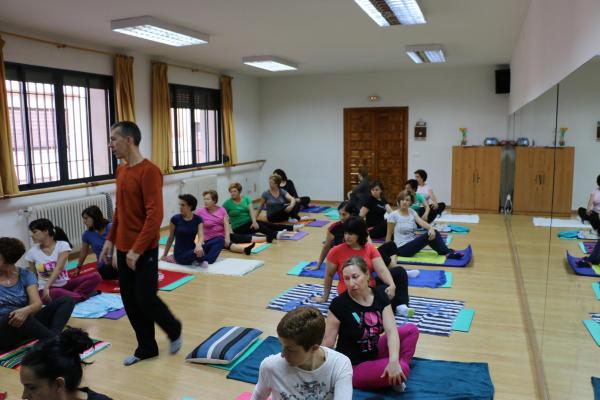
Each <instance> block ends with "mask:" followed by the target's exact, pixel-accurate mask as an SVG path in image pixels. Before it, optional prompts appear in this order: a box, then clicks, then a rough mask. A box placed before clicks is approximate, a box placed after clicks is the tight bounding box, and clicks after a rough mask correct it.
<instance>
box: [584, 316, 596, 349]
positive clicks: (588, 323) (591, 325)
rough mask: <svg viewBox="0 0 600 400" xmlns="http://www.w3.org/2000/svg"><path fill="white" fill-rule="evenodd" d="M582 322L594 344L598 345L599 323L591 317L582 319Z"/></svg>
mask: <svg viewBox="0 0 600 400" xmlns="http://www.w3.org/2000/svg"><path fill="white" fill-rule="evenodd" d="M583 324H584V325H585V327H586V328H587V330H588V332H589V333H590V335H592V338H593V339H594V341H595V342H596V344H597V345H598V346H600V324H599V323H597V322H596V321H594V320H591V319H586V320H584V321H583Z"/></svg>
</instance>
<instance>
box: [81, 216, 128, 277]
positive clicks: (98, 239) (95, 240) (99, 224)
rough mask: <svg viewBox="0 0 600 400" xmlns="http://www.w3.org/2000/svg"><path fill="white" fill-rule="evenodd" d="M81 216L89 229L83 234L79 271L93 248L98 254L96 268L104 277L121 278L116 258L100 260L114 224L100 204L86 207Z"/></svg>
mask: <svg viewBox="0 0 600 400" xmlns="http://www.w3.org/2000/svg"><path fill="white" fill-rule="evenodd" d="M81 217H82V218H83V223H84V224H85V226H86V227H87V230H86V231H85V232H83V235H82V236H81V241H82V244H81V250H80V251H79V261H78V262H77V273H78V272H79V269H80V268H81V266H82V265H83V262H84V261H85V258H86V257H87V255H88V254H89V252H90V249H91V250H92V251H93V252H94V253H95V254H96V260H97V261H96V268H97V269H98V273H99V274H100V276H101V277H102V279H119V271H118V270H117V264H116V260H115V261H114V262H112V263H109V264H105V263H104V262H102V261H100V253H101V252H102V247H103V246H104V242H105V241H106V238H107V237H108V234H109V233H110V228H111V226H112V224H111V223H110V222H108V221H107V220H106V219H105V218H104V215H102V210H100V208H99V207H98V206H90V207H88V208H86V209H85V210H83V212H82V213H81Z"/></svg>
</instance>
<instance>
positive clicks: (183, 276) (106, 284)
mask: <svg viewBox="0 0 600 400" xmlns="http://www.w3.org/2000/svg"><path fill="white" fill-rule="evenodd" d="M161 263H164V261H159V262H158V266H159V269H158V289H159V290H163V291H171V290H174V289H176V288H178V287H180V286H181V285H183V284H185V283H187V282H189V281H191V280H192V279H194V276H192V275H190V274H188V273H187V272H188V271H183V272H182V271H173V270H169V269H168V268H163V267H162V266H161ZM97 289H98V290H99V291H101V292H104V293H120V291H121V289H120V288H119V281H118V280H114V281H102V282H100V283H99V284H98V287H97Z"/></svg>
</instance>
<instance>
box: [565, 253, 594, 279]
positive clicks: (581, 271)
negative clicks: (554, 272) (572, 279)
mask: <svg viewBox="0 0 600 400" xmlns="http://www.w3.org/2000/svg"><path fill="white" fill-rule="evenodd" d="M579 260H581V258H580V257H573V256H572V255H571V254H569V252H568V251H567V265H569V267H571V269H572V270H573V273H575V275H581V276H592V277H595V278H596V277H599V276H600V267H599V266H594V267H596V268H595V269H598V270H599V271H598V272H596V271H595V269H594V268H587V267H583V268H582V267H578V266H577V261H579Z"/></svg>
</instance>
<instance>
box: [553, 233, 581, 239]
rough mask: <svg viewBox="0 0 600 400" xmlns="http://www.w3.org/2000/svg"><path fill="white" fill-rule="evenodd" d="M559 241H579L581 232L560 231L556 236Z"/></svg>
mask: <svg viewBox="0 0 600 400" xmlns="http://www.w3.org/2000/svg"><path fill="white" fill-rule="evenodd" d="M556 236H558V238H559V239H564V240H574V239H579V231H560V232H558V233H557V234H556Z"/></svg>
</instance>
